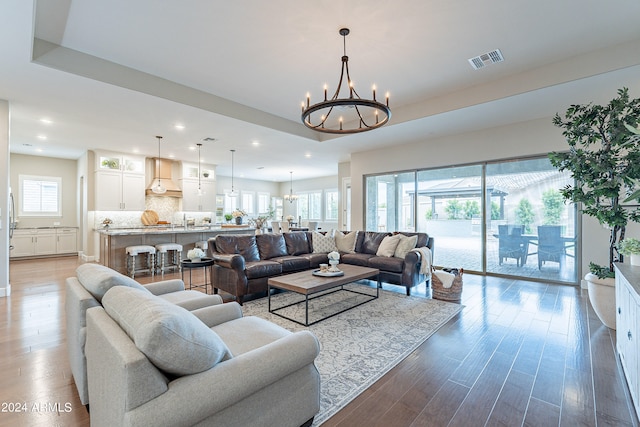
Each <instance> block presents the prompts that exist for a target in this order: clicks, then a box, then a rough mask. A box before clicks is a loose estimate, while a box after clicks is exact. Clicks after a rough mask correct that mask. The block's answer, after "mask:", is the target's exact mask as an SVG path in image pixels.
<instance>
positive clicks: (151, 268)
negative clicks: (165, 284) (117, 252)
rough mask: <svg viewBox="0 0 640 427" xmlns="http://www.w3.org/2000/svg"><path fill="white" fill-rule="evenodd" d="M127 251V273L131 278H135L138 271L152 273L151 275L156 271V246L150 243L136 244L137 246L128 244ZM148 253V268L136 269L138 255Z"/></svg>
mask: <svg viewBox="0 0 640 427" xmlns="http://www.w3.org/2000/svg"><path fill="white" fill-rule="evenodd" d="M125 252H126V253H127V259H126V260H125V266H126V268H127V273H128V274H129V276H131V278H132V279H133V278H135V275H136V272H138V273H144V272H148V273H151V276H153V274H154V273H155V256H156V248H154V247H153V246H149V245H136V246H127V247H126V248H125ZM142 254H144V255H146V256H147V268H142V269H138V270H136V258H137V256H138V255H142Z"/></svg>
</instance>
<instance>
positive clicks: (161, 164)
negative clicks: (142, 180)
mask: <svg viewBox="0 0 640 427" xmlns="http://www.w3.org/2000/svg"><path fill="white" fill-rule="evenodd" d="M173 163H174V162H173V160H169V159H160V158H157V157H154V158H153V180H152V181H151V184H149V186H147V189H146V191H145V194H146V195H147V196H155V197H182V189H181V188H180V186H179V185H178V184H176V182H175V181H174V180H173V177H172V174H173ZM158 177H160V178H158ZM158 180H160V182H161V183H162V186H163V187H164V188H166V189H167V191H166V192H165V193H163V194H158V193H154V192H153V190H152V188H153V187H154V186H156V185H158Z"/></svg>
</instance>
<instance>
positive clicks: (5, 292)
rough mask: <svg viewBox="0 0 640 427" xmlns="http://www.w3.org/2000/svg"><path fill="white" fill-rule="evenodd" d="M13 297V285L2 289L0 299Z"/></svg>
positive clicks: (0, 289)
mask: <svg viewBox="0 0 640 427" xmlns="http://www.w3.org/2000/svg"><path fill="white" fill-rule="evenodd" d="M8 296H11V283H9V284H8V285H7V287H6V288H0V298H2V297H8Z"/></svg>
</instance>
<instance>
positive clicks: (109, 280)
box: [76, 263, 149, 301]
mask: <svg viewBox="0 0 640 427" xmlns="http://www.w3.org/2000/svg"><path fill="white" fill-rule="evenodd" d="M76 278H77V279H78V281H79V282H80V283H81V284H82V286H84V288H85V289H86V290H87V292H89V293H90V294H91V295H93V297H94V298H95V299H97V300H98V301H102V297H104V294H105V293H106V292H107V291H108V290H109V289H111V288H112V287H114V286H127V287H130V288H136V289H140V290H143V291H145V292H149V291H148V290H147V289H145V288H144V286H142V285H141V284H140V283H138V282H136V281H135V280H133V279H132V278H131V277H129V276H125V275H124V274H120V273H118V272H117V271H115V270H112V269H110V268H109V267H105V266H104V265H100V264H94V263H87V264H82V265H81V266H79V267H78V268H77V269H76Z"/></svg>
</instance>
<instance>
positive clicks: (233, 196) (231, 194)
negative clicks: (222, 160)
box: [227, 150, 238, 198]
mask: <svg viewBox="0 0 640 427" xmlns="http://www.w3.org/2000/svg"><path fill="white" fill-rule="evenodd" d="M230 151H231V192H230V193H228V194H227V197H231V198H235V197H238V193H237V192H236V188H235V187H234V186H233V157H234V154H235V152H236V150H230Z"/></svg>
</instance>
